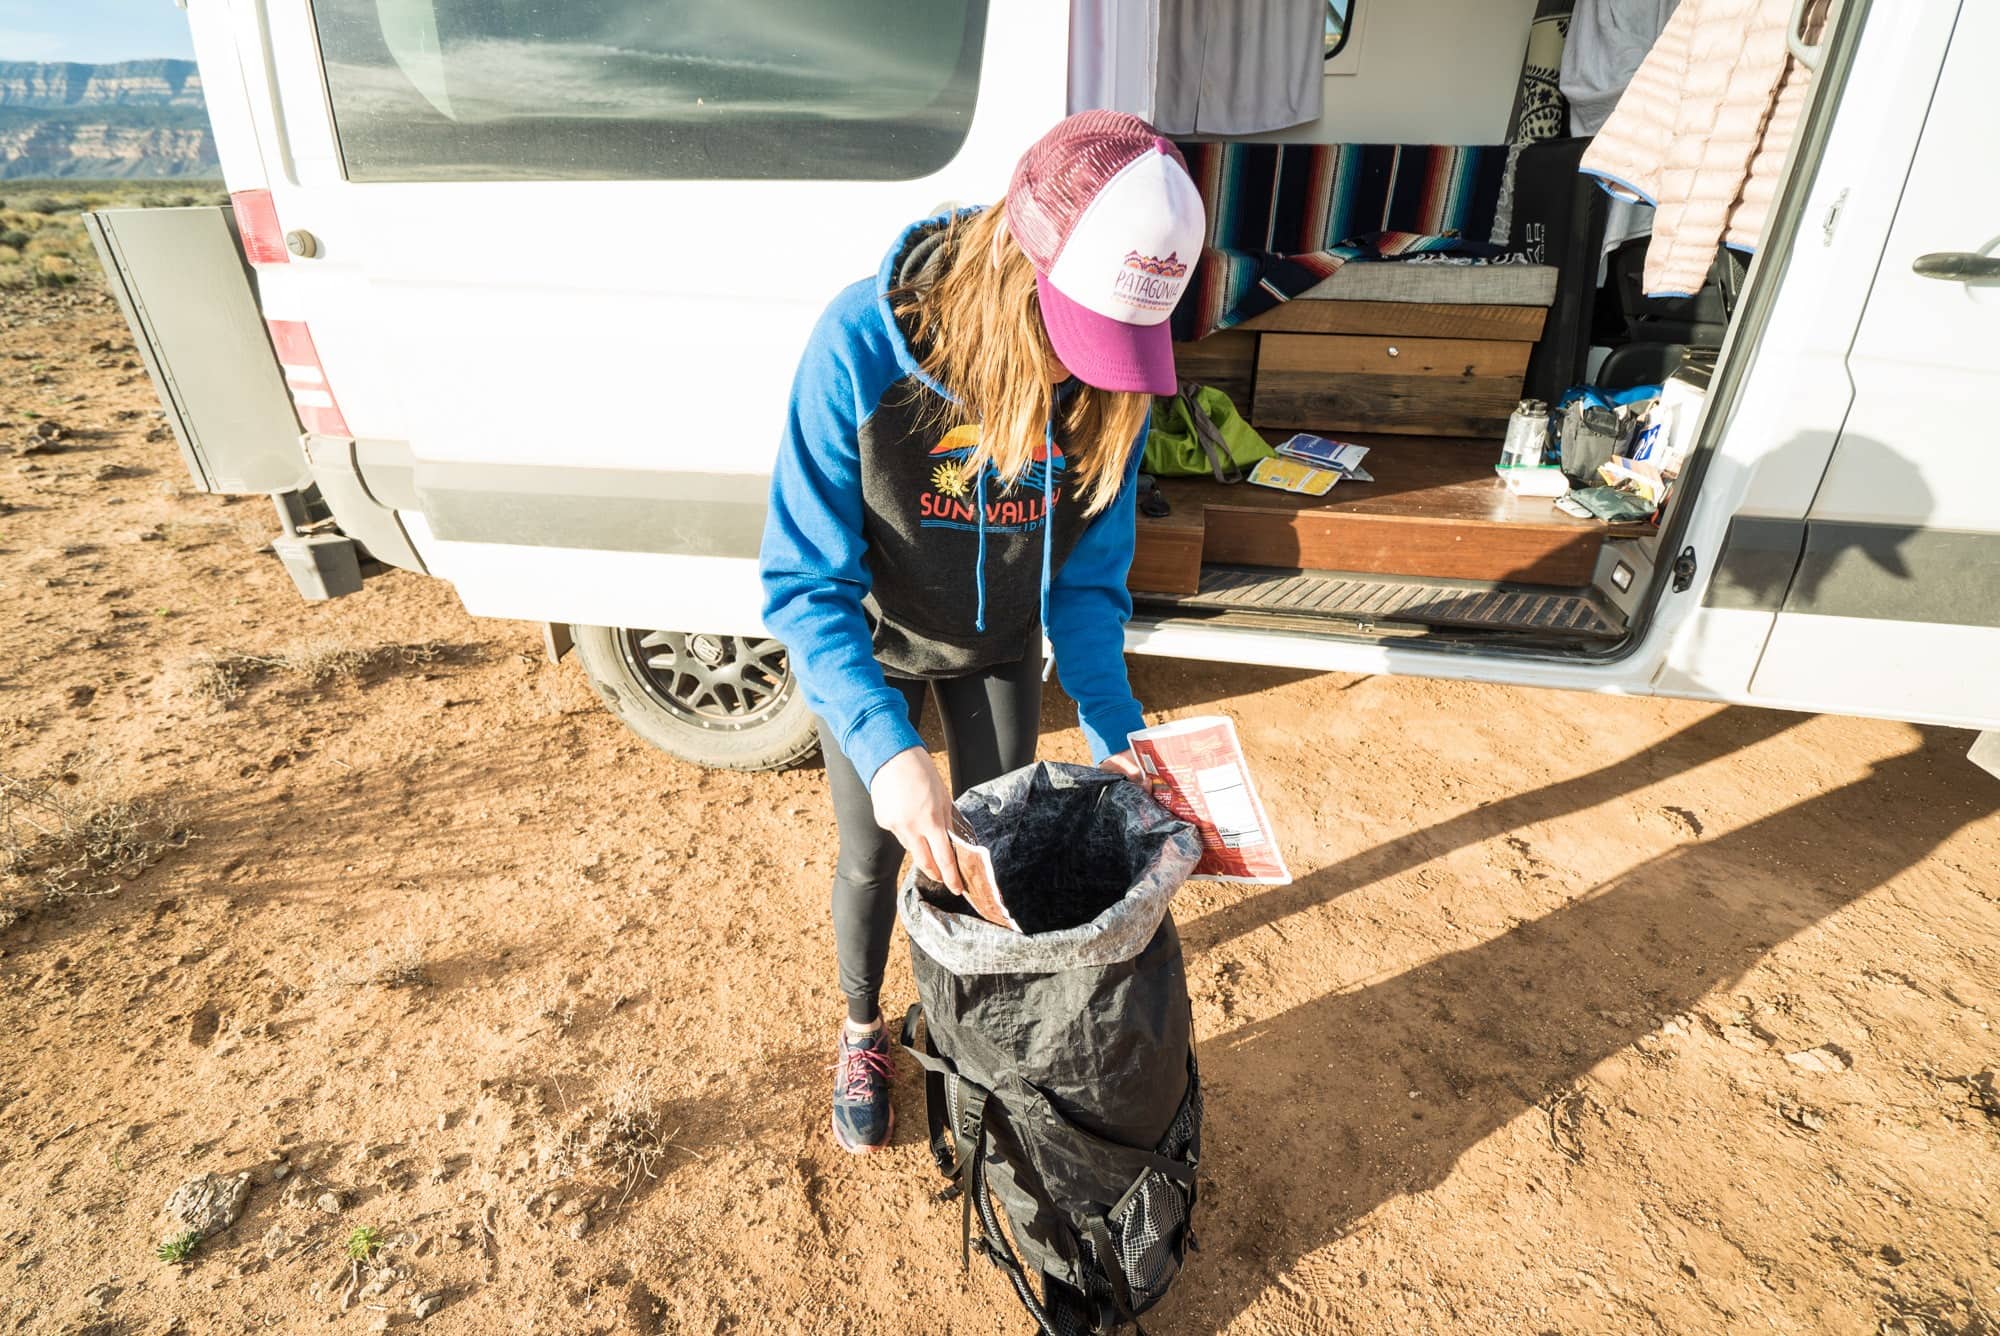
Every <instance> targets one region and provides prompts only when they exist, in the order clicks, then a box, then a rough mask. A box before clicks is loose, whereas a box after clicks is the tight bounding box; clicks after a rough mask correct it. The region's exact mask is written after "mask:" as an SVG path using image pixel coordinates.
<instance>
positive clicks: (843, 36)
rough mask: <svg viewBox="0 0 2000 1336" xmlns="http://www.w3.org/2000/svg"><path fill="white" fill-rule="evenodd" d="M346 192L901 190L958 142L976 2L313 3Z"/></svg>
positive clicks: (969, 104) (974, 81)
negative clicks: (835, 186) (888, 184)
mask: <svg viewBox="0 0 2000 1336" xmlns="http://www.w3.org/2000/svg"><path fill="white" fill-rule="evenodd" d="M312 10H313V18H314V20H315V22H316V24H317V26H318V29H319V43H320V54H321V58H322V59H323V60H324V62H325V65H326V83H327V91H328V93H329V94H330V96H331V98H332V103H333V118H334V127H335V130H336V132H337V134H338V136H339V140H340V150H341V156H342V159H343V162H344V165H345V169H346V174H347V177H348V179H349V180H353V181H502V180H506V181H523V180H677V179H678V180H742V179H746V178H787V179H818V180H828V179H839V180H858V181H900V180H910V179H912V178H915V177H919V176H925V175H928V174H929V173H931V172H934V171H936V170H937V169H938V168H940V167H943V166H944V165H945V164H946V163H947V162H949V161H950V160H951V159H952V157H953V156H954V155H955V154H956V153H957V152H958V149H959V146H960V145H961V144H963V143H964V142H965V136H966V132H967V131H968V130H969V129H970V128H971V124H972V110H973V102H974V99H975V97H976V95H977V93H978V88H979V58H980V46H981V43H982V41H983V39H984V36H985V30H986V0H921V2H919V3H912V2H911V0H813V3H811V4H793V3H786V0H312Z"/></svg>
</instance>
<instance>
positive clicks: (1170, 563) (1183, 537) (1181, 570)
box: [1125, 504, 1203, 594]
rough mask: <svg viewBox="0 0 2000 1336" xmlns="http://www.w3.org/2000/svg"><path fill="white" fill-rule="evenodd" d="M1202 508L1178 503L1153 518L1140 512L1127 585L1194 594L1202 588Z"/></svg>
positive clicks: (1149, 591)
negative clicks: (1161, 514) (1171, 508)
mask: <svg viewBox="0 0 2000 1336" xmlns="http://www.w3.org/2000/svg"><path fill="white" fill-rule="evenodd" d="M1202 527H1203V526H1202V508H1201V506H1200V505H1198V504H1196V505H1185V504H1184V505H1179V506H1175V507H1174V508H1173V510H1172V511H1170V512H1169V513H1168V514H1166V515H1164V516H1161V517H1160V518H1159V519H1154V518H1153V517H1152V516H1150V515H1145V514H1141V515H1140V516H1139V523H1138V534H1137V536H1136V539H1135V541H1134V543H1133V547H1132V569H1131V571H1130V572H1128V573H1127V575H1126V577H1125V587H1126V588H1128V589H1133V590H1137V591H1139V592H1141V593H1146V594H1192V593H1195V592H1196V591H1198V590H1199V589H1200V588H1201V541H1202Z"/></svg>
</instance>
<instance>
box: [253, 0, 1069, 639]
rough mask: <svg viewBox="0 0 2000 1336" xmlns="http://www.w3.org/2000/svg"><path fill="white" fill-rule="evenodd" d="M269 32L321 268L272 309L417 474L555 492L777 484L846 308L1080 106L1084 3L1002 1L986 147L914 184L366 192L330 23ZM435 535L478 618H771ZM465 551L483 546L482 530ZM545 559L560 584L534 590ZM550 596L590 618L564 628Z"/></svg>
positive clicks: (658, 581)
mask: <svg viewBox="0 0 2000 1336" xmlns="http://www.w3.org/2000/svg"><path fill="white" fill-rule="evenodd" d="M254 12H255V7H253V6H250V5H248V4H247V3H246V4H244V5H243V6H242V7H241V13H240V14H239V17H244V16H250V18H251V21H252V22H253V25H254ZM267 13H268V19H269V24H268V39H269V42H270V44H271V49H272V53H273V61H274V67H275V68H276V69H278V70H280V71H282V72H283V79H282V84H283V88H284V95H283V114H284V118H285V121H286V124H287V126H288V127H289V130H290V141H289V142H290V149H291V156H292V159H293V164H294V166H295V168H296V174H297V184H296V185H293V184H291V183H289V182H286V181H284V180H282V173H279V172H273V174H272V175H273V186H272V189H273V195H274V198H275V203H276V206H277V209H278V213H279V217H280V220H281V222H282V224H283V226H285V227H286V228H288V229H289V228H306V229H309V230H310V231H312V232H313V233H314V235H315V237H316V238H317V240H318V241H319V243H320V248H321V249H320V256H319V258H316V259H312V260H308V261H294V262H292V263H289V264H283V265H277V266H272V267H269V268H266V269H264V270H263V271H261V272H260V273H259V275H258V279H259V287H260V290H261V294H262V297H263V302H264V307H265V311H266V313H267V314H268V315H270V316H272V317H275V318H295V319H301V320H305V321H307V322H308V323H309V324H310V326H311V329H312V334H313V338H314V341H315V344H316V345H317V347H318V350H319V354H320V359H321V362H322V364H323V365H324V367H325V369H326V374H327V381H328V383H329V385H330V386H331V388H332V391H333V394H334V397H335V398H336V400H337V401H338V403H339V405H340V408H341V411H342V413H343V414H344V416H345V418H346V420H347V423H348V426H349V428H350V430H351V431H352V432H353V433H354V434H355V435H357V436H361V437H369V438H376V439H382V440H399V441H407V442H408V443H409V445H410V447H411V453H412V457H413V459H414V461H415V463H416V464H418V465H419V466H421V465H423V464H425V463H427V462H435V463H443V464H454V465H492V466H501V467H504V466H524V467H541V468H545V469H546V470H547V471H548V475H549V478H550V482H549V486H551V487H552V488H559V487H560V486H561V478H562V475H563V473H564V472H565V471H569V470H628V471H632V472H635V473H639V472H643V473H647V474H656V475H674V474H702V475H707V476H710V477H715V476H729V475H735V476H738V477H742V478H744V479H746V481H747V480H749V479H752V478H755V477H760V476H763V475H768V473H769V472H770V469H771V467H772V464H773V461H774V460H775V457H776V451H777V445H778V440H779V436H780V434H781V429H782V424H783V419H784V413H785V411H786V405H787V401H788V399H789V390H790V384H791V378H792V374H793V370H794V367H795V365H796V362H797V358H798V354H799V350H800V349H801V348H802V347H803V346H804V344H805V342H806V337H807V334H808V333H809V331H810V329H811V327H812V325H813V323H814V321H815V320H816V319H817V318H818V316H819V313H820V311H821V310H822V309H823V308H824V307H825V305H826V303H827V302H828V301H829V300H830V299H831V298H832V296H833V295H834V293H835V292H837V291H838V290H839V289H840V288H842V287H844V286H845V285H847V284H848V283H850V282H853V281H854V280H856V279H859V278H863V277H864V276H869V275H872V274H873V273H874V272H875V271H876V270H877V268H878V267H879V265H880V262H881V258H882V253H883V251H884V250H885V249H886V248H887V246H888V244H889V243H890V241H891V240H892V239H893V237H894V236H895V234H896V231H897V230H898V229H899V228H900V227H901V226H903V225H904V224H906V223H908V222H910V221H912V220H914V219H917V218H921V217H924V216H927V215H929V214H930V213H932V212H934V211H935V210H936V209H937V208H938V207H939V206H940V205H944V204H949V203H964V202H982V201H987V200H991V199H994V198H997V197H998V196H999V195H1000V194H1001V193H1003V192H1004V190H1005V187H1006V181H1007V177H1008V174H1009V172H1010V171H1011V169H1012V167H1013V164H1014V161H1015V159H1016V157H1017V156H1018V154H1019V152H1020V149H1021V146H1022V144H1023V142H1025V140H1026V138H1028V137H1029V136H1031V134H1032V133H1033V132H1034V131H1035V130H1038V129H1039V128H1041V127H1043V126H1045V125H1047V124H1052V123H1053V122H1054V121H1055V120H1056V119H1058V118H1059V117H1060V116H1061V114H1062V111H1063V105H1064V99H1065V82H1066V70H1065V62H1064V61H1063V60H1062V59H1061V58H1060V53H1061V52H1062V51H1063V50H1064V44H1065V42H1066V35H1067V28H1068V15H1067V7H1066V6H1064V5H1061V4H1058V3H1050V2H1049V0H1041V2H1039V3H1035V4H1031V5H1011V4H1010V5H1004V6H1003V5H993V6H991V7H990V12H989V13H988V16H987V21H986V30H985V37H984V46H983V48H982V50H983V55H982V58H981V78H980V81H979V89H978V96H977V100H976V102H975V104H974V110H973V115H972V119H971V124H970V128H969V132H968V135H967V137H966V139H965V141H964V143H963V144H962V145H961V147H960V149H959V150H958V152H957V154H956V156H955V157H954V158H953V159H952V160H951V161H950V162H949V163H948V164H947V165H946V166H945V167H944V168H942V169H941V170H939V171H938V172H936V173H934V174H932V175H930V176H927V177H923V178H920V179H917V180H909V181H834V180H825V181H770V180H743V181H724V180H700V181H692V180H686V181H684V180H619V181H595V180H586V181H579V180H563V181H452V182H437V183H416V182H410V183H402V182H377V183H356V182H350V181H347V180H345V179H343V178H342V176H341V167H340V162H339V158H338V153H337V143H336V138H335V133H334V122H333V118H332V111H331V108H330V106H329V104H328V101H327V96H326V93H325V89H324V86H323V84H322V82H321V78H320V74H319V70H320V53H319V49H318V44H317V39H316V37H315V33H314V30H313V25H312V15H311V10H310V7H309V5H308V4H307V3H306V0H282V2H280V0H272V3H271V4H270V5H269V7H268V10H267ZM244 35H245V34H241V33H239V36H244ZM883 36H884V39H885V40H889V37H890V35H889V34H884V35H883ZM528 495H529V496H532V493H529V494H528ZM496 514H497V512H496ZM435 527H437V526H424V527H423V528H421V529H413V533H412V537H413V540H414V541H415V543H416V546H417V548H418V551H419V552H420V553H422V555H423V557H424V559H425V562H426V564H427V565H429V566H430V568H431V569H432V570H434V571H436V572H437V573H439V574H441V575H445V576H446V577H447V578H451V579H453V580H454V581H455V582H457V583H459V584H460V585H461V592H462V593H464V594H465V597H466V603H467V606H468V607H471V608H473V609H474V610H475V611H479V612H485V613H489V614H491V615H498V616H514V617H550V618H553V619H560V620H569V621H598V622H601V623H603V624H609V625H627V626H639V625H647V626H701V627H704V628H708V629H714V630H718V631H719V630H723V629H725V626H726V627H728V628H734V627H736V626H737V625H739V624H740V623H742V622H743V621H744V619H745V618H746V617H747V618H749V619H752V620H753V621H754V618H755V615H756V606H757V600H756V599H755V598H754V597H752V598H748V599H746V600H745V601H744V602H743V603H742V604H740V605H737V606H735V608H734V611H733V612H732V613H730V614H729V615H727V616H718V614H717V612H716V608H717V606H718V604H717V599H716V597H715V596H714V593H713V588H714V587H715V586H714V580H715V577H716V573H715V571H714V570H713V569H711V568H710V567H709V566H708V565H706V564H705V563H706V562H709V561H713V560H715V558H714V557H697V556H682V555H663V554H659V553H644V552H637V551H631V550H625V551H615V550H605V551H597V550H595V549H576V548H570V547H551V546H533V547H527V546H525V545H518V544H510V543H509V542H508V541H506V540H508V539H509V538H510V537H511V535H509V534H508V533H506V532H504V531H503V530H502V528H501V527H500V526H498V525H497V524H496V526H495V527H494V529H493V532H492V537H493V539H494V540H496V541H492V542H461V543H460V544H459V545H458V546H448V545H444V544H442V543H441V541H440V540H439V539H438V538H437V537H436V536H435V534H434V532H433V529H434V528H435ZM452 532H453V534H454V537H455V538H458V539H466V538H469V537H473V536H478V537H484V536H485V535H484V534H477V535H475V534H472V533H470V532H468V531H466V529H465V526H464V518H463V515H461V517H460V519H459V521H458V527H457V528H454V529H453V530H452ZM427 543H428V544H431V545H435V546H437V551H435V552H433V551H431V550H430V549H429V548H428V547H427V546H426V544H427ZM621 546H623V547H627V548H629V547H630V544H621V543H618V542H613V541H606V543H605V548H607V549H615V548H619V547H621ZM510 549H512V550H510ZM586 553H588V554H589V555H585V554H586ZM489 554H490V563H491V566H492V568H493V569H492V570H491V571H488V570H485V569H483V568H482V563H485V562H487V561H488V560H489ZM529 554H533V560H531V559H530V555H529ZM731 555H747V554H740V553H739V554H731ZM536 560H538V561H540V562H541V563H544V564H545V566H546V574H537V575H534V576H529V575H528V574H527V572H526V569H525V568H526V567H528V566H531V565H533V564H534V561H536ZM683 563H685V564H683ZM586 583H587V584H588V585H589V587H590V589H589V592H588V593H587V594H585V593H584V592H582V591H583V586H584V585H585V584H586ZM722 585H723V587H727V588H732V589H735V588H741V589H744V590H749V589H753V588H754V585H752V584H746V583H743V582H742V581H731V580H726V579H725V580H723V582H722ZM549 590H567V591H568V593H569V596H570V598H571V600H572V602H571V603H570V604H569V605H566V606H564V607H562V608H559V609H556V610H554V611H551V610H550V608H549V606H548V601H547V597H546V591H549ZM584 597H587V598H588V599H589V601H590V604H591V609H590V611H589V612H587V613H586V612H585V611H582V610H580V605H577V604H575V603H574V600H575V599H577V598H584ZM621 607H622V609H623V611H622V613H621V612H619V611H618V609H619V608H621ZM745 629H747V628H745Z"/></svg>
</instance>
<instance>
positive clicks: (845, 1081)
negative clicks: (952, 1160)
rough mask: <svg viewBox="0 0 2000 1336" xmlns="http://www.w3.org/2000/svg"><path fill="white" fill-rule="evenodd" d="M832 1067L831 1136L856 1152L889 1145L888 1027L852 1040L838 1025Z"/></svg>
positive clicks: (892, 1112)
mask: <svg viewBox="0 0 2000 1336" xmlns="http://www.w3.org/2000/svg"><path fill="white" fill-rule="evenodd" d="M838 1043H839V1049H840V1059H839V1061H838V1062H836V1063H835V1064H834V1067H833V1139H834V1140H835V1141H838V1142H839V1143H840V1146H841V1149H842V1150H846V1151H851V1152H852V1153H854V1154H856V1155H865V1154H867V1153H868V1152H869V1151H871V1150H880V1149H881V1148H882V1147H884V1146H886V1145H888V1144H889V1133H890V1132H891V1131H892V1130H893V1129H894V1128H895V1126H896V1111H895V1110H894V1109H892V1108H890V1107H889V1074H890V1071H891V1067H890V1063H889V1027H888V1026H887V1025H884V1026H882V1027H881V1028H880V1029H877V1030H875V1031H874V1032H873V1033H871V1034H869V1035H866V1036H864V1037H863V1038H860V1039H855V1038H853V1037H852V1036H850V1035H849V1034H848V1032H847V1027H846V1026H845V1025H843V1026H841V1027H840V1039H839V1041H838Z"/></svg>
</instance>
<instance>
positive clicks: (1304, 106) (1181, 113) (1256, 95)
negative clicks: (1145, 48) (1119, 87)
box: [1153, 0, 1326, 135]
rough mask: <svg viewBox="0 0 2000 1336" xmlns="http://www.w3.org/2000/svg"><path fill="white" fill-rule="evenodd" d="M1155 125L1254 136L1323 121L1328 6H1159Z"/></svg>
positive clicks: (1322, 2)
mask: <svg viewBox="0 0 2000 1336" xmlns="http://www.w3.org/2000/svg"><path fill="white" fill-rule="evenodd" d="M1159 33H1160V58H1159V66H1158V68H1157V70H1156V71H1155V73H1154V79H1153V111H1154V115H1153V124H1154V125H1156V126H1158V127H1159V129H1160V133H1162V134H1169V135H1180V134H1203V135H1248V134H1256V133H1258V132H1260V131H1263V130H1282V129H1284V128H1285V127H1286V126H1291V125H1301V124H1304V123H1305V122H1307V121H1316V120H1318V119H1319V118H1320V110H1321V107H1322V105H1323V99H1324V93H1325V87H1326V0H1229V2H1228V3H1227V4H1217V3H1215V2H1214V0H1159Z"/></svg>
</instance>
